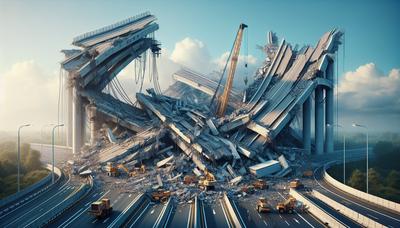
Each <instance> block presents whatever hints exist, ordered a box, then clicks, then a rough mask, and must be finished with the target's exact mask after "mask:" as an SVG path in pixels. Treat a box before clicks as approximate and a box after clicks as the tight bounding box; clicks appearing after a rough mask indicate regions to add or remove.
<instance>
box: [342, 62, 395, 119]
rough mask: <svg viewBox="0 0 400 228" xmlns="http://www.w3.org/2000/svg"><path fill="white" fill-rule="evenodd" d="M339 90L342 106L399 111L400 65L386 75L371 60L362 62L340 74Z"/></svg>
mask: <svg viewBox="0 0 400 228" xmlns="http://www.w3.org/2000/svg"><path fill="white" fill-rule="evenodd" d="M338 91H339V102H340V103H341V105H342V108H343V109H344V110H349V111H351V110H357V111H359V112H365V113H384V114H385V113H386V114H398V115H400V69H392V70H391V71H390V72H389V74H388V75H385V74H384V73H383V72H382V71H380V70H379V69H378V68H377V67H376V65H375V64H374V63H368V64H365V65H362V66H360V67H358V68H357V69H356V70H355V71H350V72H347V73H346V74H345V75H344V76H343V78H342V79H341V81H340V83H339V87H338Z"/></svg>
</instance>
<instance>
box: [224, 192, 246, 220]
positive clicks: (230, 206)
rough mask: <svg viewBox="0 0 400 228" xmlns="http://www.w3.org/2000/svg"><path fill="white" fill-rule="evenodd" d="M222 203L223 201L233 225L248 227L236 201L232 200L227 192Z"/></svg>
mask: <svg viewBox="0 0 400 228" xmlns="http://www.w3.org/2000/svg"><path fill="white" fill-rule="evenodd" d="M221 203H222V208H223V209H224V210H225V212H226V216H227V217H228V220H229V223H230V225H231V227H236V228H241V227H243V228H246V224H245V223H244V222H243V219H242V218H241V217H240V214H239V212H238V211H237V207H236V205H235V204H234V202H231V200H230V199H229V198H228V196H227V195H226V193H224V196H223V197H222V199H221Z"/></svg>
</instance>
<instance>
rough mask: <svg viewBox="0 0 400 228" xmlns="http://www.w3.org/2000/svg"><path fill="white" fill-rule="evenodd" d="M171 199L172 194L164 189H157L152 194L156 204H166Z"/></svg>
mask: <svg viewBox="0 0 400 228" xmlns="http://www.w3.org/2000/svg"><path fill="white" fill-rule="evenodd" d="M169 197H171V192H170V191H167V190H164V189H157V190H155V191H154V192H152V193H151V199H152V200H153V201H156V202H161V203H165V202H167V201H168V199H169Z"/></svg>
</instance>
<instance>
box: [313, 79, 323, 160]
mask: <svg viewBox="0 0 400 228" xmlns="http://www.w3.org/2000/svg"><path fill="white" fill-rule="evenodd" d="M324 125H325V124H324V91H323V88H322V87H321V86H318V87H317V88H316V89H315V153H316V154H322V153H323V151H324Z"/></svg>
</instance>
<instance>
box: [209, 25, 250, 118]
mask: <svg viewBox="0 0 400 228" xmlns="http://www.w3.org/2000/svg"><path fill="white" fill-rule="evenodd" d="M245 28H247V25H245V24H240V26H239V30H238V32H237V34H236V38H235V42H234V44H233V48H232V50H231V52H230V54H229V56H231V59H230V60H231V65H230V67H229V71H228V75H227V79H226V82H225V87H224V91H223V92H222V95H221V97H220V98H219V104H218V110H217V115H218V116H220V117H221V116H224V115H225V111H226V107H227V106H228V101H229V96H230V94H231V90H232V85H233V78H234V76H235V71H236V65H237V62H238V58H239V52H240V46H241V44H242V38H243V31H244V29H245ZM227 61H229V58H228V60H227ZM227 63H228V62H227ZM224 71H225V70H224ZM223 74H224V72H223V73H222V75H221V79H222V77H223ZM221 81H222V80H220V82H219V84H220V83H221ZM219 84H218V86H219ZM217 93H218V89H217V90H216V91H215V94H214V96H213V98H212V99H211V104H212V102H213V100H214V97H215V96H216V95H217Z"/></svg>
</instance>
